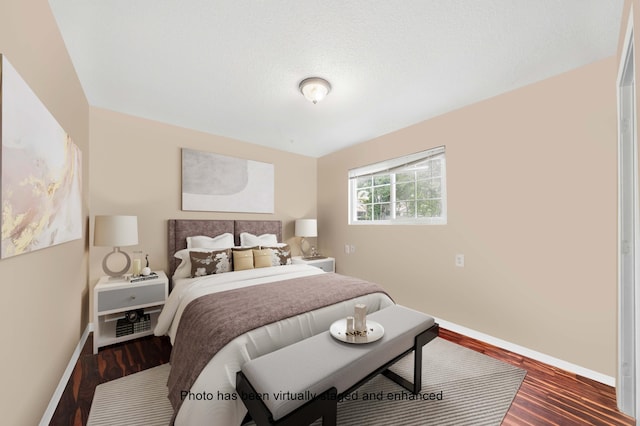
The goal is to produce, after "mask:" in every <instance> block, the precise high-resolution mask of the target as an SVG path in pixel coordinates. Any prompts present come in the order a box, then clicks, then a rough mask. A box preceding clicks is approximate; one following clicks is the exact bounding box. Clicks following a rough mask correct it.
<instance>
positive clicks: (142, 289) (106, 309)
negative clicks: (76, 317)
mask: <svg viewBox="0 0 640 426" xmlns="http://www.w3.org/2000/svg"><path fill="white" fill-rule="evenodd" d="M156 274H158V277H157V278H154V279H150V280H146V281H139V282H135V283H130V282H129V281H126V280H118V281H115V280H113V279H110V278H109V277H102V278H100V281H98V284H96V286H95V288H94V289H93V353H94V354H96V353H98V349H99V348H101V347H103V346H107V345H112V344H114V343H120V342H124V341H126V340H131V339H135V338H137V337H142V336H148V335H151V334H153V329H154V328H155V326H156V324H157V323H158V316H159V315H160V311H161V310H162V307H163V306H164V303H165V301H166V300H167V295H168V293H169V280H168V279H167V276H166V275H165V273H164V272H162V271H156ZM140 309H142V310H144V314H145V316H146V315H149V320H148V321H144V320H143V321H139V322H135V323H130V322H127V321H126V320H125V321H121V322H120V323H121V324H120V331H119V333H117V328H118V320H120V319H125V314H126V313H127V312H129V311H136V310H140ZM128 328H129V329H131V330H133V333H130V331H127V329H128ZM118 334H123V335H121V336H118Z"/></svg>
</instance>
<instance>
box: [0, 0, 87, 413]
mask: <svg viewBox="0 0 640 426" xmlns="http://www.w3.org/2000/svg"><path fill="white" fill-rule="evenodd" d="M0 53H3V54H5V55H6V56H7V58H8V59H9V61H10V62H11V63H12V65H13V66H14V67H15V68H16V69H17V71H18V72H19V73H20V74H21V75H22V77H23V78H24V79H25V81H26V82H27V84H28V85H29V86H30V87H31V89H32V90H33V91H34V92H35V93H36V95H38V97H39V98H40V100H42V102H44V104H45V105H46V107H47V108H48V109H49V111H50V112H51V113H52V114H53V115H54V117H55V118H56V119H57V120H58V122H59V123H60V124H61V125H62V127H63V128H64V129H65V130H66V131H67V132H68V133H69V134H70V135H71V137H72V138H73V140H74V141H75V142H76V144H77V145H78V146H79V147H80V149H81V150H82V154H83V191H84V194H85V196H84V200H85V205H84V215H83V217H85V218H86V217H87V211H88V204H87V202H88V189H89V185H88V184H87V183H88V176H89V155H90V153H89V107H88V104H87V101H86V99H85V96H84V94H83V91H82V88H81V87H80V83H79V81H78V79H77V77H76V74H75V71H74V69H73V66H72V64H71V61H70V60H69V57H68V55H67V52H66V49H65V46H64V43H63V42H62V38H61V36H60V34H59V32H58V28H57V26H56V23H55V20H54V18H53V16H52V14H51V11H50V9H49V3H48V2H47V1H45V0H39V1H28V2H25V1H22V0H3V1H2V2H0ZM86 222H87V220H85V223H86ZM86 229H87V227H86V225H85V226H84V231H85V232H84V235H86ZM87 257H88V250H87V244H86V238H85V239H83V240H77V241H73V242H69V243H65V244H61V245H58V246H55V247H51V248H48V249H43V250H39V251H36V252H33V253H28V254H23V255H19V256H16V257H13V258H9V259H3V260H0V286H1V287H2V289H1V291H2V293H1V295H0V312H2V317H3V318H4V325H3V327H2V329H3V332H2V349H1V350H0V377H2V383H3V385H2V386H0V413H2V423H3V424H7V425H33V424H37V423H38V421H39V420H40V418H41V417H42V414H43V412H44V411H45V409H46V407H47V404H48V403H49V400H50V399H51V395H52V394H53V392H54V390H55V389H56V386H57V385H58V382H59V380H60V378H61V377H62V374H63V372H64V370H65V368H66V366H67V363H68V362H69V359H70V357H71V354H72V353H73V350H74V349H75V347H76V345H77V343H78V341H79V339H80V336H81V334H82V331H83V330H84V329H85V327H86V325H87V322H88V310H87V309H88V303H89V298H88V293H87V292H88V289H87V277H88V269H87V264H88V262H87Z"/></svg>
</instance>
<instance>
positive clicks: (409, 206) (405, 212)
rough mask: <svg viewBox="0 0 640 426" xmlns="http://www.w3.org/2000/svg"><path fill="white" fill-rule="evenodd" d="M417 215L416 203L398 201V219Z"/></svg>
mask: <svg viewBox="0 0 640 426" xmlns="http://www.w3.org/2000/svg"><path fill="white" fill-rule="evenodd" d="M415 215H416V202H415V201H398V202H397V203H396V217H414V216H415Z"/></svg>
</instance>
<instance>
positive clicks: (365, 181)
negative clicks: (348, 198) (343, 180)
mask: <svg viewBox="0 0 640 426" xmlns="http://www.w3.org/2000/svg"><path fill="white" fill-rule="evenodd" d="M357 181H358V185H357V187H358V188H366V187H368V186H371V176H369V177H361V178H358V180H357Z"/></svg>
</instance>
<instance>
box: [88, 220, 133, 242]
mask: <svg viewBox="0 0 640 426" xmlns="http://www.w3.org/2000/svg"><path fill="white" fill-rule="evenodd" d="M136 244H138V217H137V216H96V219H95V224H94V228H93V245H94V246H105V247H124V246H134V245H136Z"/></svg>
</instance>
